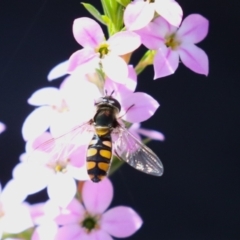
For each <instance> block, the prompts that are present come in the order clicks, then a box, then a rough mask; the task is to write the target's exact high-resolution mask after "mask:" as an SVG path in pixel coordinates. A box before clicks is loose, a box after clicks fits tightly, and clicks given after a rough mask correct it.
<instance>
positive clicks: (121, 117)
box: [118, 104, 134, 118]
mask: <svg viewBox="0 0 240 240" xmlns="http://www.w3.org/2000/svg"><path fill="white" fill-rule="evenodd" d="M132 107H134V104H132V105H131V106H130V107H129V108H128V109H127V111H126V112H125V113H124V114H123V115H122V116H120V117H118V118H122V117H123V116H125V115H126V114H127V112H128V111H129V110H130V109H131V108H132Z"/></svg>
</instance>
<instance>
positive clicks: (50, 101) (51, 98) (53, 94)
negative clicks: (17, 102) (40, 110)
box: [28, 87, 62, 106]
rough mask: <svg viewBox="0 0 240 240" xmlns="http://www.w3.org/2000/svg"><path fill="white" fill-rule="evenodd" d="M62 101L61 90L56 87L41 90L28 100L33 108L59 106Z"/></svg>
mask: <svg viewBox="0 0 240 240" xmlns="http://www.w3.org/2000/svg"><path fill="white" fill-rule="evenodd" d="M61 101H62V96H61V94H60V92H59V90H58V89H57V88H54V87H46V88H41V89H39V90H37V91H36V92H34V93H33V94H32V96H31V97H30V98H29V99H28V103H29V104H31V105H33V106H42V105H59V104H61Z"/></svg>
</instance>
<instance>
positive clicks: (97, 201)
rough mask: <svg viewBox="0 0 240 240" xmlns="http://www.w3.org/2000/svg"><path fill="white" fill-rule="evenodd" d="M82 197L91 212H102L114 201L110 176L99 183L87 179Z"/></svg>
mask: <svg viewBox="0 0 240 240" xmlns="http://www.w3.org/2000/svg"><path fill="white" fill-rule="evenodd" d="M103 193H104V194H103ZM82 198H83V202H84V205H85V207H86V209H87V211H88V212H89V213H91V214H101V213H103V212H104V211H105V210H106V209H107V208H108V206H109V205H110V203H111V201H112V198H113V186H112V183H111V182H110V180H109V179H108V178H104V179H103V180H102V181H101V182H99V183H94V182H92V181H87V182H85V183H84V185H83V189H82Z"/></svg>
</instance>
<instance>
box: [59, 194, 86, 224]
mask: <svg viewBox="0 0 240 240" xmlns="http://www.w3.org/2000/svg"><path fill="white" fill-rule="evenodd" d="M85 212H86V210H85V209H84V207H83V205H82V204H81V203H80V202H79V201H78V200H77V199H76V198H73V200H72V201H71V202H70V203H69V205H68V206H67V207H66V208H65V209H62V210H61V213H60V215H59V216H57V217H56V218H55V221H56V222H57V224H58V225H66V224H74V223H79V221H80V220H82V219H83V217H84V214H85Z"/></svg>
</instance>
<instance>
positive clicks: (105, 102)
mask: <svg viewBox="0 0 240 240" xmlns="http://www.w3.org/2000/svg"><path fill="white" fill-rule="evenodd" d="M113 92H114V91H113ZM113 92H112V93H113ZM112 93H111V95H106V96H104V97H101V98H99V99H98V100H97V101H96V102H95V106H96V107H97V108H99V107H102V106H108V107H113V108H114V109H115V110H117V112H120V111H121V105H120V103H119V102H118V100H117V99H115V98H113V97H112Z"/></svg>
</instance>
